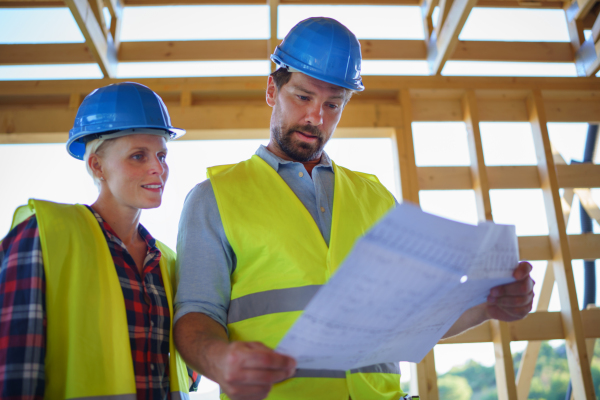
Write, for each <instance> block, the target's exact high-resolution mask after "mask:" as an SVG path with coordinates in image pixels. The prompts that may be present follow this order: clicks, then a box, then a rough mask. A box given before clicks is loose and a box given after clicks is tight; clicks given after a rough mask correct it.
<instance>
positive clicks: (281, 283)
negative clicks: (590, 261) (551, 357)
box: [174, 18, 533, 400]
mask: <svg viewBox="0 0 600 400" xmlns="http://www.w3.org/2000/svg"><path fill="white" fill-rule="evenodd" d="M271 58H272V60H273V61H274V62H275V63H277V64H278V66H279V69H278V70H277V71H276V72H274V73H273V74H271V76H270V77H269V79H268V84H267V91H266V101H267V104H268V105H269V106H271V107H272V108H273V112H272V116H271V138H270V141H269V144H268V146H267V147H264V146H261V148H259V149H258V151H257V152H256V154H255V155H254V156H253V157H252V158H251V159H250V160H247V161H244V162H242V163H239V164H236V165H234V166H221V167H213V168H209V171H208V175H209V178H210V180H207V181H204V182H202V183H201V184H200V185H198V186H197V187H196V188H194V189H193V190H192V192H191V193H190V194H189V196H188V198H187V199H186V203H185V206H184V210H183V214H182V217H181V222H180V227H179V238H178V244H177V250H178V262H179V263H180V274H181V275H180V285H179V290H178V293H177V299H176V316H175V320H176V322H175V334H174V335H175V342H176V345H177V347H178V349H179V350H180V352H181V354H182V356H183V358H184V359H185V360H186V362H187V363H188V364H189V365H190V366H192V367H193V368H194V369H196V370H197V371H199V372H200V373H201V374H203V375H205V376H207V377H208V378H210V379H212V380H214V381H216V382H218V383H219V384H220V385H221V390H222V391H223V392H224V393H223V394H222V397H223V398H231V399H263V398H265V397H267V396H269V399H340V400H348V399H349V398H351V399H353V400H362V399H399V398H400V397H402V396H403V395H404V393H402V391H401V390H400V387H399V380H400V379H399V373H400V371H399V369H398V363H390V364H380V365H375V366H368V367H365V368H360V369H358V370H352V371H327V370H301V369H298V370H296V368H295V361H294V360H293V359H291V358H290V357H287V356H284V355H281V354H277V353H275V352H274V351H273V350H272V349H273V348H275V346H276V345H277V343H278V342H279V340H281V338H282V337H283V336H284V335H285V333H286V332H287V330H288V329H289V327H291V325H292V324H293V323H294V321H295V320H296V318H297V317H298V316H299V315H300V314H301V312H302V310H303V308H304V306H305V305H306V304H307V303H308V301H309V300H310V298H311V297H312V295H314V293H315V292H316V290H317V289H318V288H319V286H321V285H323V284H325V283H326V282H327V279H328V278H329V277H330V276H331V274H332V273H333V272H334V271H335V269H336V268H337V267H338V265H339V264H340V263H341V261H342V260H343V258H344V257H345V256H346V254H347V253H348V252H349V251H350V249H351V247H352V245H353V243H354V242H355V240H356V239H357V238H358V237H359V236H361V235H362V234H363V233H364V232H365V231H366V230H367V229H368V228H369V227H370V226H372V225H373V224H374V223H375V222H376V221H377V220H378V219H379V218H380V217H381V216H382V215H383V214H385V212H386V211H388V210H389V209H390V208H392V207H394V205H395V200H394V198H393V196H392V195H391V194H390V193H389V192H388V191H387V190H386V189H385V188H384V187H383V185H381V184H380V183H379V182H378V181H377V179H376V178H375V177H374V176H371V175H367V174H362V173H356V172H352V171H349V170H347V169H345V168H342V167H339V166H337V165H335V164H334V163H332V162H331V160H330V159H329V157H328V156H327V154H326V153H325V152H324V151H323V147H324V145H325V144H326V143H327V141H328V140H329V138H330V137H331V136H332V134H333V132H334V131H335V128H336V126H337V124H338V122H339V120H340V118H341V116H342V111H343V109H344V106H345V105H346V103H347V102H348V101H349V99H350V96H351V95H352V93H353V91H361V90H363V89H364V87H363V85H362V81H361V78H360V62H361V56H360V45H359V43H358V40H357V39H356V37H355V36H354V35H353V34H352V33H351V32H350V31H349V30H348V29H347V28H346V27H344V26H343V25H341V24H340V23H339V22H337V21H335V20H332V19H329V18H309V19H307V20H305V21H302V22H300V23H299V24H298V25H296V26H295V27H294V28H293V29H292V30H291V31H290V33H289V34H288V35H287V36H286V38H285V39H284V41H283V42H282V44H281V45H280V46H279V47H278V48H277V49H276V50H275V53H274V54H273V55H272V56H271ZM334 193H335V196H334ZM530 270H531V266H530V265H529V264H528V263H522V264H521V265H519V267H517V269H516V270H515V277H516V278H517V279H518V281H517V282H515V283H512V284H508V285H505V286H501V287H497V288H494V289H493V290H492V292H491V294H490V296H489V298H488V302H487V304H483V305H481V306H477V307H475V308H473V309H470V310H468V311H467V312H466V313H465V314H464V315H463V316H462V317H461V318H460V319H459V321H458V322H457V323H456V324H455V325H454V326H453V327H452V328H451V329H450V331H449V332H448V334H447V335H448V336H450V335H454V334H457V333H459V332H461V331H463V330H465V329H468V328H470V327H472V326H475V325H477V324H479V323H481V322H483V321H484V320H486V319H489V318H499V319H503V320H513V319H519V318H522V317H524V316H525V315H526V314H527V313H528V312H529V311H530V309H531V302H532V298H533V294H532V286H533V281H532V280H531V279H530V278H529V271H530Z"/></svg>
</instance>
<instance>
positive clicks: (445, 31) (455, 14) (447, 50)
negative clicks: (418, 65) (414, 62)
mask: <svg viewBox="0 0 600 400" xmlns="http://www.w3.org/2000/svg"><path fill="white" fill-rule="evenodd" d="M476 2H477V0H454V1H453V2H452V6H451V7H450V10H449V12H448V16H447V18H446V20H445V21H444V24H443V25H442V26H441V29H440V31H439V35H437V36H436V38H435V40H433V37H432V38H431V40H430V41H429V44H428V45H427V61H428V63H429V70H430V72H431V74H433V75H440V74H441V72H442V69H443V68H444V64H445V63H446V61H447V60H448V58H450V56H451V55H452V54H453V53H454V50H455V49H456V46H457V44H458V35H459V34H460V31H461V30H462V28H463V26H464V25H465V22H467V17H468V16H469V14H470V13H471V9H472V8H473V7H474V6H475V3H476Z"/></svg>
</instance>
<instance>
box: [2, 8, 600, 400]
mask: <svg viewBox="0 0 600 400" xmlns="http://www.w3.org/2000/svg"><path fill="white" fill-rule="evenodd" d="M224 13H228V15H227V18H225V17H224ZM314 15H323V16H331V17H335V18H337V19H339V20H340V21H341V22H343V23H344V24H345V25H347V26H348V27H349V28H350V29H352V30H353V31H354V32H355V33H356V34H357V36H358V37H359V38H361V39H414V40H419V39H422V38H423V30H422V25H421V17H420V10H419V8H418V7H406V6H403V7H400V6H389V7H387V6H378V7H372V6H280V7H279V28H278V37H279V38H282V37H283V36H284V35H285V33H286V32H287V31H288V30H289V29H290V28H291V27H292V26H293V25H294V24H295V23H296V22H298V21H299V20H301V19H303V18H305V17H308V16H314ZM268 19H269V15H268V7H266V6H236V7H225V6H201V7H189V6H177V7H135V8H133V7H132V8H125V13H124V24H123V32H122V40H124V41H138V40H223V39H265V38H268V37H269V36H270V32H269V31H268V29H269V23H268ZM215 21H218V23H215ZM507 26H510V29H506V27H507ZM241 27H243V29H241ZM460 39H461V40H507V41H510V40H520V41H562V42H568V41H569V38H568V32H567V28H566V23H565V19H564V14H563V12H562V11H561V10H530V9H523V10H504V9H490V8H475V9H474V10H473V11H472V13H471V15H470V17H469V19H468V20H467V23H466V25H465V27H464V28H463V30H462V32H461V35H460ZM57 42H62V43H68V42H83V37H82V35H81V33H80V32H79V29H78V28H77V25H76V24H75V22H74V20H73V18H72V16H71V14H70V13H69V12H68V10H66V9H42V10H36V9H28V10H19V9H0V43H57ZM269 68H270V65H269V62H268V61H237V62H187V63H120V64H119V66H118V72H117V75H118V77H121V78H132V79H135V78H142V77H155V76H169V77H170V76H233V75H239V74H240V73H241V74H243V75H247V76H250V75H252V76H261V75H266V74H268V72H269ZM240 71H241V72H240ZM427 73H428V72H427V65H426V63H425V62H424V61H381V60H379V61H378V60H372V61H365V62H364V63H363V74H364V75H426V74H427ZM442 73H443V74H445V75H480V74H482V73H485V74H487V75H522V76H574V75H575V68H574V66H573V64H569V63H555V64H544V63H477V62H458V61H450V62H448V63H447V64H446V67H445V68H444V71H443V72H442ZM100 77H101V74H100V71H99V69H98V67H97V65H95V64H87V65H67V66H64V65H57V66H52V65H50V66H0V80H13V79H96V78H100ZM184 128H185V127H184ZM586 129H587V125H585V124H549V131H550V135H551V140H552V143H553V144H554V145H555V146H556V147H557V148H558V149H559V151H560V152H561V154H562V155H563V157H564V158H565V159H566V160H567V162H570V160H572V159H573V160H581V157H582V154H583V146H584V141H585V134H586ZM413 133H414V142H415V155H416V161H417V165H419V166H464V165H469V163H470V160H469V152H468V146H467V140H466V129H465V125H464V124H463V123H456V122H441V123H424V122H419V123H413ZM481 133H482V142H483V148H484V157H485V161H486V164H487V165H535V164H536V158H535V151H534V148H533V141H532V138H531V129H530V127H529V125H528V124H526V123H482V124H481ZM260 144H266V141H265V140H235V141H233V140H230V141H227V140H221V141H218V140H214V141H186V140H179V141H175V142H171V143H169V155H168V157H167V161H168V163H169V166H170V170H171V175H170V179H169V182H168V184H167V187H166V191H165V194H164V197H163V205H162V206H161V207H160V208H159V209H155V210H146V211H144V213H143V215H142V223H143V224H144V225H145V226H146V227H147V228H148V229H149V231H150V232H152V233H154V234H155V235H156V236H157V237H159V238H160V239H161V240H162V241H164V242H165V243H166V244H168V245H169V246H171V247H173V248H174V247H175V243H176V237H177V224H178V221H179V215H180V212H181V209H182V207H183V203H184V201H185V196H186V195H187V193H188V192H189V191H190V190H191V189H192V188H193V187H194V185H196V184H197V183H199V182H201V181H202V180H204V179H205V171H206V167H208V166H211V165H219V164H228V163H234V162H238V161H241V160H243V159H246V158H248V157H249V156H250V155H252V154H253V153H254V151H255V150H256V148H257V147H258V146H259V145H260ZM326 151H327V152H328V153H329V155H330V156H331V157H332V159H334V160H335V161H336V162H337V163H339V164H340V165H344V166H346V167H348V168H351V169H354V170H358V171H363V172H369V173H374V174H376V175H377V176H378V177H379V178H380V180H381V181H382V183H383V184H384V185H385V186H386V187H387V188H388V189H389V190H390V191H391V192H392V193H393V194H394V195H395V196H396V197H398V198H399V196H400V193H399V188H397V187H396V183H395V179H394V170H395V166H394V161H393V154H392V143H391V140H390V139H336V138H335V136H334V139H332V140H331V142H330V143H329V144H328V145H327V147H326ZM598 161H599V160H598V159H597V160H596V161H595V162H596V163H598ZM0 168H1V169H2V170H3V171H11V173H10V174H6V173H5V174H1V175H0V187H3V188H10V190H5V191H3V195H2V196H1V197H0V206H1V209H3V210H5V212H4V213H0V232H4V233H5V232H7V231H8V228H9V225H10V218H11V210H13V209H14V208H15V207H17V206H18V205H20V204H24V203H25V202H26V201H27V199H28V198H30V197H34V198H43V199H49V200H54V201H58V202H69V203H73V202H79V203H84V204H91V203H92V202H93V201H94V200H95V198H96V196H97V191H96V188H95V186H94V185H93V183H92V180H91V178H90V177H89V176H88V175H87V173H86V171H85V167H84V166H83V163H82V162H80V161H77V160H75V159H73V158H71V157H69V156H67V154H66V152H65V148H64V144H44V145H0ZM593 193H594V196H595V199H596V201H597V202H598V203H600V190H594V191H593ZM490 197H491V201H492V211H493V215H494V219H495V221H496V222H498V223H506V224H514V225H515V226H516V229H517V234H518V235H546V234H548V227H547V223H546V218H545V210H544V204H543V199H542V194H541V190H539V189H536V190H493V191H491V193H490ZM420 201H421V205H422V208H423V209H424V210H425V211H428V212H432V213H435V214H437V215H440V216H444V217H447V218H451V219H455V220H458V221H461V222H465V223H471V224H473V223H476V222H477V216H476V208H475V197H474V193H473V191H470V190H457V191H421V193H420ZM576 204H577V200H576ZM576 204H575V205H576ZM573 210H574V211H573V215H572V217H571V219H570V221H569V224H568V228H567V230H568V233H570V234H577V233H580V228H579V208H578V207H577V206H576V207H574V208H573ZM594 232H596V233H600V228H599V227H598V225H597V224H594ZM4 233H2V235H4ZM545 268H546V263H545V262H535V263H534V272H533V275H534V279H535V280H536V281H538V282H541V280H542V278H543V274H544V271H545ZM573 268H574V274H575V281H576V285H577V288H578V296H579V298H580V302H581V297H582V290H581V288H582V284H583V282H582V275H583V272H582V271H583V266H582V262H581V260H574V262H573ZM599 275H600V274H599ZM537 290H539V285H537V287H536V291H537ZM555 292H556V289H555ZM559 308H560V306H559V304H558V300H557V295H556V293H554V294H553V297H552V300H551V305H550V310H551V311H557V310H559ZM523 345H524V343H523V342H513V343H512V348H513V351H517V350H521V349H522V348H523ZM435 351H436V368H437V370H438V373H444V372H446V371H448V370H449V369H450V368H451V367H452V366H455V365H460V364H462V363H464V362H465V361H466V360H468V359H475V360H476V361H478V362H481V363H483V364H484V365H493V362H494V351H493V345H492V344H491V343H483V344H469V345H438V346H436V350H435ZM401 368H402V371H403V378H402V380H403V381H406V380H407V379H408V378H409V375H410V374H409V373H408V372H409V368H408V365H407V364H406V363H402V367H401ZM217 396H218V388H217V387H216V386H215V384H214V383H211V382H209V381H206V380H205V381H204V382H203V383H202V386H201V393H200V394H198V395H196V396H195V397H193V398H195V399H197V400H199V399H203V400H208V399H216V398H217Z"/></svg>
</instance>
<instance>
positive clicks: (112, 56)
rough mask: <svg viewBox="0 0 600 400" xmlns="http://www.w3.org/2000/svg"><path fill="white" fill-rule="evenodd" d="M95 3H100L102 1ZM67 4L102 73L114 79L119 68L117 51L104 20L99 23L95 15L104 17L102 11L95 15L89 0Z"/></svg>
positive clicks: (69, 1) (66, 0)
mask: <svg viewBox="0 0 600 400" xmlns="http://www.w3.org/2000/svg"><path fill="white" fill-rule="evenodd" d="M95 1H96V2H100V1H101V0H95ZM65 4H66V5H67V6H68V7H69V9H70V10H71V13H72V14H73V17H74V18H75V21H76V22H77V25H78V26H79V29H80V30H81V33H82V34H83V37H84V38H85V43H86V45H87V47H88V48H89V50H90V52H91V54H92V56H93V57H94V59H95V60H96V62H97V63H98V66H99V67H100V69H101V70H102V73H103V74H104V76H105V77H107V78H114V77H115V73H116V67H117V51H116V49H115V46H114V42H113V38H112V36H111V35H110V34H108V30H107V29H106V25H104V26H103V19H101V20H100V21H99V20H98V19H97V17H96V15H95V14H100V15H102V10H101V9H100V10H96V13H95V12H94V9H93V8H92V7H91V6H90V3H89V2H88V1H87V0H65ZM98 8H100V4H98Z"/></svg>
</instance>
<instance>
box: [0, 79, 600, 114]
mask: <svg viewBox="0 0 600 400" xmlns="http://www.w3.org/2000/svg"><path fill="white" fill-rule="evenodd" d="M131 80H132V79H102V80H98V79H88V80H47V81H0V96H29V95H31V96H42V95H67V96H70V95H71V94H72V93H80V94H88V93H90V92H91V91H92V90H94V89H96V88H98V87H101V86H106V85H109V84H111V83H118V82H125V81H131ZM134 80H135V81H136V82H139V83H142V84H144V85H146V86H148V87H150V88H151V89H152V90H154V91H155V92H157V93H160V94H162V93H181V92H182V91H189V92H192V93H198V94H202V93H215V92H219V93H231V94H235V95H237V94H243V93H248V92H255V93H258V92H260V95H261V96H260V97H261V98H264V90H265V88H266V77H261V76H250V77H205V78H144V79H134ZM363 82H364V84H365V87H366V90H365V92H362V93H361V94H359V96H366V95H368V94H369V93H379V92H381V91H386V92H390V91H395V92H396V94H397V91H399V90H401V89H409V90H411V96H412V97H413V98H414V97H415V95H414V94H413V93H412V91H413V90H420V92H419V93H420V94H419V98H426V99H430V98H450V99H460V98H461V97H462V95H464V92H465V90H467V89H471V90H475V91H476V94H478V91H485V93H486V98H494V97H497V98H498V100H504V99H506V100H513V99H514V98H513V97H511V96H508V94H510V93H511V92H514V91H517V92H514V93H517V97H516V98H521V99H524V98H525V97H526V96H527V91H530V90H541V91H542V95H544V97H546V95H545V92H551V93H552V94H553V98H556V97H558V98H560V97H561V93H562V92H564V93H569V95H571V94H572V93H577V96H579V95H581V96H584V97H581V99H582V101H583V100H589V101H595V100H600V79H598V78H547V77H480V76H476V77H473V76H364V77H363ZM491 93H492V94H491ZM493 93H497V96H494V95H493ZM588 94H589V95H588ZM586 96H587V97H586ZM357 98H359V97H357ZM571 100H574V101H573V102H576V101H575V100H577V99H573V98H571ZM480 112H481V111H480Z"/></svg>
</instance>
